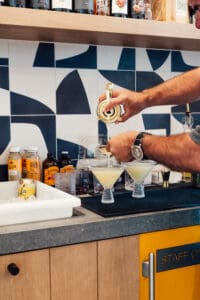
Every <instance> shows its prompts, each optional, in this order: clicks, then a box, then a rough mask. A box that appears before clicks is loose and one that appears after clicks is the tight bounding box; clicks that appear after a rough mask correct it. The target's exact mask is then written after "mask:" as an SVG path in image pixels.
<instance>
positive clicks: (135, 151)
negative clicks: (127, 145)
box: [131, 145, 143, 160]
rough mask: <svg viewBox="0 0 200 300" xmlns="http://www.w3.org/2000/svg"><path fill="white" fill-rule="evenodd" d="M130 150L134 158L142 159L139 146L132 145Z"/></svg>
mask: <svg viewBox="0 0 200 300" xmlns="http://www.w3.org/2000/svg"><path fill="white" fill-rule="evenodd" d="M131 152H132V155H133V157H134V158H135V159H137V160H141V159H143V151H142V149H141V147H140V146H137V145H133V146H132V147H131Z"/></svg>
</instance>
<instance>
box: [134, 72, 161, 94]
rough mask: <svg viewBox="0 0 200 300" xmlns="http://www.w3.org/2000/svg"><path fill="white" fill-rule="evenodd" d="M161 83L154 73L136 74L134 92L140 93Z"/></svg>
mask: <svg viewBox="0 0 200 300" xmlns="http://www.w3.org/2000/svg"><path fill="white" fill-rule="evenodd" d="M162 82H163V79H162V78H161V77H160V76H159V75H158V74H156V73H154V72H136V90H137V91H142V90H144V89H148V88H150V87H153V86H155V85H157V84H160V83H162Z"/></svg>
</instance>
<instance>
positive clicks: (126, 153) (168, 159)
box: [107, 131, 200, 172]
mask: <svg viewBox="0 0 200 300" xmlns="http://www.w3.org/2000/svg"><path fill="white" fill-rule="evenodd" d="M137 134H138V132H136V131H128V132H125V133H121V134H119V135H116V136H114V137H112V138H111V140H110V141H109V142H108V146H107V150H108V151H110V152H111V153H113V155H115V157H116V158H117V159H118V160H119V161H124V162H125V161H130V160H132V159H133V157H132V154H131V145H132V144H133V142H134V140H135V138H136V136H137ZM142 149H143V152H144V153H145V155H146V156H147V157H148V158H149V159H152V160H155V161H157V162H158V163H160V164H163V165H165V166H167V167H169V168H170V169H172V170H176V171H189V172H200V144H198V143H196V142H194V141H193V139H192V138H191V136H190V134H189V133H182V134H177V135H171V136H167V137H166V136H157V135H145V136H144V138H143V139H142Z"/></svg>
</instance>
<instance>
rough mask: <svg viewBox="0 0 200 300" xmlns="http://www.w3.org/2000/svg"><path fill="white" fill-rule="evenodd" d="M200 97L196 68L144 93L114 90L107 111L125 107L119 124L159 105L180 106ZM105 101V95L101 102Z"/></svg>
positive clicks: (199, 80)
mask: <svg viewBox="0 0 200 300" xmlns="http://www.w3.org/2000/svg"><path fill="white" fill-rule="evenodd" d="M199 97H200V68H195V69H193V70H191V71H188V72H185V73H183V74H181V75H178V76H176V77H174V78H172V79H169V80H167V81H165V82H163V83H161V84H159V85H157V86H154V87H152V88H150V89H146V90H143V91H142V92H135V91H130V90H127V89H121V90H120V89H117V90H113V93H112V99H111V100H110V102H109V103H108V104H107V105H106V111H108V110H110V109H111V108H113V106H115V105H119V104H121V105H123V108H124V114H123V115H122V116H121V118H120V119H119V122H124V121H126V120H128V119H129V118H130V117H132V116H133V115H136V114H138V113H139V112H141V111H142V110H143V109H145V108H147V107H152V106H158V105H180V104H185V103H190V102H193V101H196V100H197V99H198V98H199ZM103 100H105V94H102V95H101V96H100V97H99V101H103Z"/></svg>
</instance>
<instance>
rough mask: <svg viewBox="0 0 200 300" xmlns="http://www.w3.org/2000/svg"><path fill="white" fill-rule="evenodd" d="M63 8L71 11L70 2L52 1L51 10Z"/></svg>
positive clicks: (65, 0)
mask: <svg viewBox="0 0 200 300" xmlns="http://www.w3.org/2000/svg"><path fill="white" fill-rule="evenodd" d="M56 8H63V9H69V10H72V1H71V0H52V9H56Z"/></svg>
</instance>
